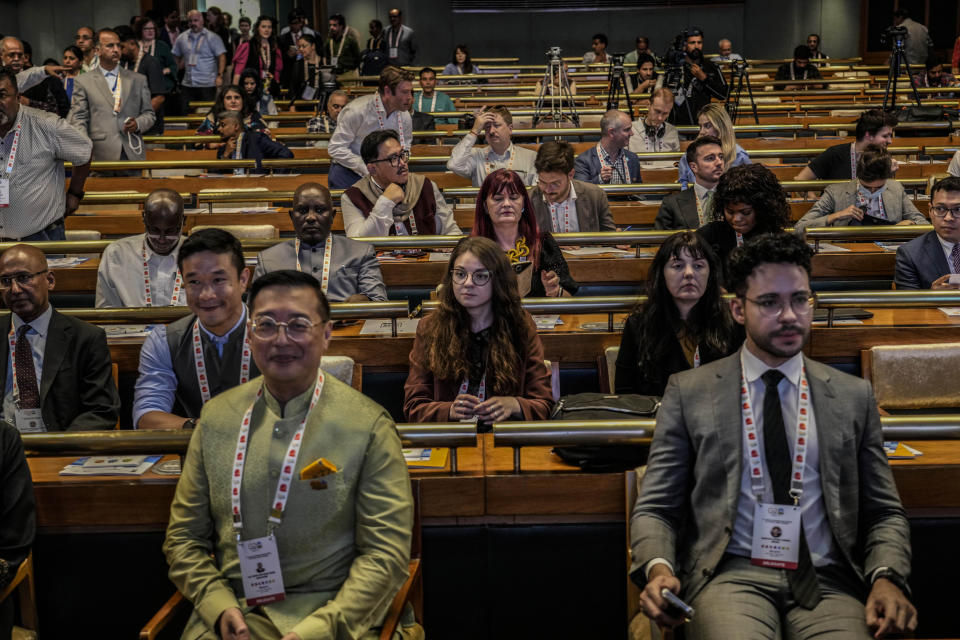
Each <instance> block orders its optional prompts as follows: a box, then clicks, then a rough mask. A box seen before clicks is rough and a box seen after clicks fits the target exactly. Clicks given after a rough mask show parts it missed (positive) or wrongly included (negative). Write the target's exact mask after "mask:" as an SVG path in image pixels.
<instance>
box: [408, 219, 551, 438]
mask: <svg viewBox="0 0 960 640" xmlns="http://www.w3.org/2000/svg"><path fill="white" fill-rule="evenodd" d="M439 298H440V306H439V307H438V308H437V309H436V310H435V311H433V312H431V313H430V314H429V315H427V317H425V318H424V319H423V320H421V321H420V324H419V326H418V327H417V336H416V339H415V340H414V343H413V349H412V350H411V352H410V374H409V375H408V377H407V383H406V385H405V386H404V406H403V412H404V416H405V417H406V419H407V420H408V421H410V422H457V421H473V420H476V421H477V430H478V431H489V430H490V425H492V424H493V423H495V422H502V421H504V420H542V419H545V418H546V417H547V414H548V412H549V411H550V406H551V404H552V402H551V394H550V371H549V370H548V369H547V367H546V365H545V364H544V362H543V345H542V344H541V342H540V338H539V336H538V335H537V330H536V326H535V325H534V323H533V318H532V317H531V316H530V314H529V313H528V312H527V311H526V310H524V308H523V306H522V305H521V303H520V296H519V295H518V294H517V280H516V276H515V275H514V273H513V270H512V269H511V268H510V263H509V262H508V261H507V259H506V257H505V256H504V254H503V251H502V250H501V249H500V248H499V247H498V246H497V245H496V244H495V243H494V242H493V241H491V240H488V239H487V238H477V237H470V238H464V239H463V240H461V241H460V242H459V243H458V244H457V246H456V248H455V249H454V250H453V253H452V254H451V256H450V262H449V269H448V270H447V272H446V273H444V275H443V283H442V286H441V287H440V291H439Z"/></svg>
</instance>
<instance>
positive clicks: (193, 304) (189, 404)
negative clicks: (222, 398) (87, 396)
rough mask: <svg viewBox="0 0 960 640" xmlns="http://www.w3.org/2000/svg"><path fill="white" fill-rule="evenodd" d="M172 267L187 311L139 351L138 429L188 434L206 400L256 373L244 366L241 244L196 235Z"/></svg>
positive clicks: (218, 232)
mask: <svg viewBox="0 0 960 640" xmlns="http://www.w3.org/2000/svg"><path fill="white" fill-rule="evenodd" d="M177 266H178V268H179V270H180V273H181V274H182V275H183V287H184V290H185V291H186V294H187V306H188V307H190V311H191V313H190V315H188V316H186V317H184V318H181V319H180V320H177V321H176V322H172V323H170V324H169V325H157V326H155V327H154V328H153V331H151V332H150V335H149V336H147V339H146V340H145V341H144V343H143V347H142V348H141V349H140V377H139V378H137V386H136V389H135V390H134V396H133V424H134V426H135V427H136V428H138V429H180V428H184V429H186V428H191V427H192V426H193V425H195V424H196V419H197V418H198V417H199V416H200V409H202V408H203V405H205V404H206V403H207V402H209V400H210V399H211V398H213V397H214V396H216V395H217V394H219V393H221V392H223V391H226V390H227V389H230V388H231V387H235V386H237V385H238V384H243V383H244V382H246V381H248V380H250V379H252V378H254V377H256V376H257V375H259V371H258V370H257V365H256V363H253V362H251V361H250V330H249V326H248V325H249V322H248V318H247V308H246V306H244V304H243V293H244V291H246V290H247V284H248V282H249V280H250V271H249V270H248V269H247V267H246V264H245V262H244V258H243V249H242V247H241V246H240V241H239V240H237V239H236V238H235V237H233V236H232V235H230V234H229V233H227V232H226V231H223V230H222V229H202V230H200V231H198V232H196V233H195V234H193V235H191V236H190V237H188V238H187V239H186V240H184V241H183V243H182V244H181V245H180V249H179V253H178V255H177Z"/></svg>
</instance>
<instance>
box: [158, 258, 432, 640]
mask: <svg viewBox="0 0 960 640" xmlns="http://www.w3.org/2000/svg"><path fill="white" fill-rule="evenodd" d="M250 305H251V313H250V315H251V318H252V320H253V324H252V329H251V334H252V339H251V348H252V351H253V358H254V361H255V362H256V364H257V366H258V367H259V368H260V370H261V371H262V372H263V376H262V377H259V378H255V379H253V380H251V381H250V382H248V383H246V384H244V385H240V386H239V387H235V388H233V389H231V390H229V391H226V392H224V393H222V394H220V395H218V396H216V397H214V398H213V399H212V400H211V401H210V402H209V403H207V405H206V406H205V407H204V410H203V412H202V413H201V414H200V420H199V422H198V424H197V427H196V431H197V432H196V433H195V434H194V437H193V439H192V440H191V442H190V449H189V451H188V452H187V456H186V458H185V460H184V464H183V473H182V475H181V477H180V482H179V484H178V485H177V492H176V496H175V497H174V501H173V504H172V506H171V510H170V525H169V527H168V528H167V537H166V541H165V542H164V552H165V553H166V556H167V561H168V562H169V563H170V578H171V580H173V582H174V584H176V585H177V588H178V589H180V591H181V592H182V593H183V594H184V595H185V596H186V597H187V599H189V600H190V601H191V602H192V603H193V605H194V613H193V616H192V617H191V619H190V621H189V622H188V624H187V628H186V630H185V631H184V635H183V637H184V638H190V639H195V638H203V639H209V640H214V639H216V638H218V637H220V638H224V640H227V639H236V640H240V639H243V638H256V639H257V640H263V639H280V638H282V639H283V640H297V639H300V640H311V639H321V638H324V639H326V638H329V639H330V640H333V639H334V638H364V639H366V638H376V637H377V636H378V635H379V633H378V632H377V631H376V627H378V626H379V625H381V624H382V621H383V619H384V616H385V614H386V613H387V609H388V608H389V606H390V603H391V601H392V599H393V597H394V595H395V594H396V592H397V591H398V590H399V588H400V586H401V585H402V584H403V581H404V580H405V579H406V577H407V566H408V562H409V555H410V537H411V528H412V525H413V521H412V519H413V508H412V507H413V502H412V497H411V493H410V480H409V478H408V476H407V468H406V464H405V462H404V459H403V454H402V452H401V450H400V439H399V437H398V435H397V432H396V428H395V426H394V423H393V421H392V420H391V419H390V417H389V416H388V415H387V413H386V412H385V411H384V410H383V408H382V407H380V406H378V405H377V404H375V403H374V402H372V401H371V400H370V399H368V398H367V397H365V396H363V395H361V394H360V393H358V392H356V391H354V390H353V389H351V388H350V387H349V386H347V385H345V384H343V383H342V382H340V381H338V380H337V379H335V378H334V376H332V375H324V374H323V372H322V371H320V369H319V366H320V358H321V356H322V355H323V352H324V350H325V349H326V347H327V344H328V343H329V340H330V327H331V323H330V307H329V305H328V304H327V301H326V298H325V297H324V296H323V294H322V293H321V291H320V283H319V282H318V281H317V280H316V278H314V277H313V276H311V275H309V274H306V273H302V272H297V271H290V270H282V271H274V272H271V273H268V274H266V275H264V276H263V277H261V278H259V279H258V280H256V281H255V282H254V284H253V287H252V289H251V292H250ZM211 552H213V553H214V556H213V557H211V555H210V554H211ZM414 628H415V629H417V630H419V627H418V626H416V625H415V624H414V625H412V626H411V627H408V628H406V629H405V630H404V635H405V637H415V636H414V634H412V633H410V630H411V629H414Z"/></svg>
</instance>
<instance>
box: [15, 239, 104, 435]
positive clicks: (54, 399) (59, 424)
mask: <svg viewBox="0 0 960 640" xmlns="http://www.w3.org/2000/svg"><path fill="white" fill-rule="evenodd" d="M54 285H55V280H54V277H53V273H51V272H50V270H49V269H48V268H47V259H46V256H44V255H43V253H42V252H41V251H40V250H39V249H37V248H36V247H33V246H31V245H26V244H18V245H14V246H13V247H11V248H10V249H7V250H6V251H4V252H3V254H2V255H0V294H2V296H3V302H4V304H5V305H6V306H7V308H8V309H10V311H11V313H10V315H8V316H4V317H3V318H2V319H0V332H2V333H3V335H5V336H8V339H7V340H4V341H3V342H2V343H0V358H2V359H3V361H4V362H5V363H6V365H5V366H4V368H3V373H2V374H0V385H2V386H3V389H4V392H3V420H4V421H5V422H9V423H10V424H12V425H14V426H16V427H17V429H19V430H20V432H21V433H42V432H45V431H67V430H70V431H83V430H94V429H112V428H114V426H115V425H116V424H117V417H118V415H119V411H120V397H119V395H118V394H117V387H116V385H115V384H114V382H113V376H112V375H111V368H110V350H109V349H108V348H107V337H106V335H105V334H104V332H103V329H101V328H99V327H95V326H93V325H91V324H88V323H86V322H83V321H82V320H77V319H75V318H72V317H70V316H65V315H63V314H61V313H59V312H58V311H56V310H55V309H54V308H53V307H52V306H50V291H51V290H53V287H54ZM11 322H12V323H13V330H12V331H11ZM11 342H13V348H12V349H11V344H10V343H11ZM11 351H12V353H11ZM14 383H16V384H14Z"/></svg>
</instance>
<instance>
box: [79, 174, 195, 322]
mask: <svg viewBox="0 0 960 640" xmlns="http://www.w3.org/2000/svg"><path fill="white" fill-rule="evenodd" d="M183 220H184V216H183V198H181V197H180V194H179V193H177V192H176V191H174V190H172V189H156V190H154V191H152V192H151V193H150V195H148V196H147V199H146V200H144V202H143V227H144V233H140V234H137V235H135V236H127V237H126V238H121V239H119V240H117V241H115V242H114V243H112V244H111V245H110V246H108V247H107V248H106V249H104V250H103V256H101V258H100V267H99V268H98V269H97V302H96V306H97V308H101V307H167V306H182V305H185V304H186V303H187V300H186V295H185V293H184V287H183V277H182V275H181V274H180V269H178V268H177V252H178V250H179V249H180V245H181V244H182V243H183V240H184V237H183V235H181V234H182V233H183ZM141 264H142V265H143V269H139V268H137V267H138V266H139V265H141Z"/></svg>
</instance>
